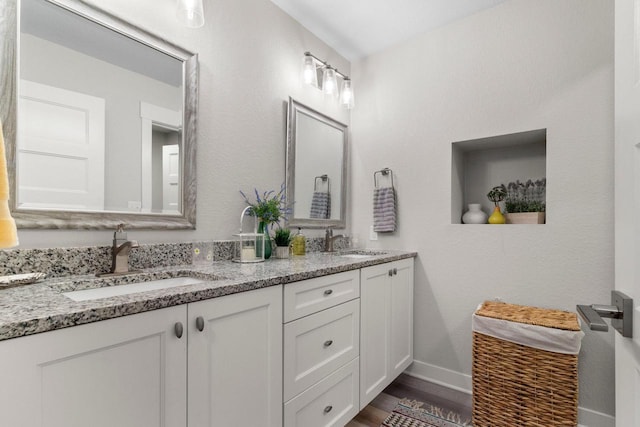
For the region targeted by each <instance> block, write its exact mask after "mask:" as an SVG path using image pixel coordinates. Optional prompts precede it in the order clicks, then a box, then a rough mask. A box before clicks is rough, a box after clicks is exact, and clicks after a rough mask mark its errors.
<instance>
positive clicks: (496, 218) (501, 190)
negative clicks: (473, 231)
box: [487, 185, 507, 224]
mask: <svg viewBox="0 0 640 427" xmlns="http://www.w3.org/2000/svg"><path fill="white" fill-rule="evenodd" d="M506 196H507V190H506V188H505V187H504V185H498V186H496V187H493V188H492V189H491V191H489V193H487V198H488V199H489V200H491V201H492V202H493V204H494V205H495V208H494V209H493V213H492V214H491V216H490V217H489V221H488V222H489V224H504V223H505V218H504V215H502V212H500V202H501V201H503V200H504V198H505V197H506Z"/></svg>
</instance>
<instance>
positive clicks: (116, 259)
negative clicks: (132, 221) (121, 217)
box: [98, 224, 139, 276]
mask: <svg viewBox="0 0 640 427" xmlns="http://www.w3.org/2000/svg"><path fill="white" fill-rule="evenodd" d="M138 246H139V245H138V242H136V241H135V240H127V233H126V232H125V231H124V224H118V228H117V229H116V232H115V233H113V246H112V247H111V271H109V272H108V273H104V274H98V276H106V275H120V274H127V273H137V272H138V271H139V270H129V253H130V252H131V249H135V248H137V247H138Z"/></svg>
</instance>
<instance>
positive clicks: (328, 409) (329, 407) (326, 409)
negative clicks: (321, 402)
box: [324, 405, 333, 414]
mask: <svg viewBox="0 0 640 427" xmlns="http://www.w3.org/2000/svg"><path fill="white" fill-rule="evenodd" d="M332 409H333V406H331V405H329V406H327V407H326V408H324V413H325V414H328V413H329V412H331V410H332Z"/></svg>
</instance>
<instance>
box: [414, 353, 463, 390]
mask: <svg viewBox="0 0 640 427" xmlns="http://www.w3.org/2000/svg"><path fill="white" fill-rule="evenodd" d="M404 373H405V374H407V375H411V376H412V377H416V378H419V379H421V380H424V381H429V382H431V383H434V384H438V385H441V386H443V387H448V388H451V389H454V390H457V391H461V392H463V393H467V394H471V389H472V383H471V375H467V374H462V373H460V372H456V371H452V370H450V369H446V368H441V367H439V366H435V365H431V364H429V363H425V362H420V361H419V360H414V361H413V363H412V364H411V365H409V367H408V368H407V369H406V370H405V371H404Z"/></svg>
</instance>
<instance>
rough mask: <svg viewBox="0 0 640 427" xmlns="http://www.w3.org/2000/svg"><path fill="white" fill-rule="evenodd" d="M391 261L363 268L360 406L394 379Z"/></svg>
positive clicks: (361, 273)
mask: <svg viewBox="0 0 640 427" xmlns="http://www.w3.org/2000/svg"><path fill="white" fill-rule="evenodd" d="M390 272H391V264H380V265H375V266H372V267H366V268H363V269H362V270H360V409H362V408H364V407H365V406H367V404H368V403H369V402H370V401H371V400H373V398H374V397H376V396H377V395H378V394H379V393H380V392H381V391H382V390H383V389H384V388H385V387H386V385H387V384H388V383H389V382H390V381H391V380H390V378H391V377H390V375H391V373H390V372H389V365H390V364H389V344H390V338H389V335H390V333H391V322H390V320H389V319H390V315H391V313H390V312H391V304H390V298H389V289H390V288H389V286H390V281H391V276H390Z"/></svg>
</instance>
